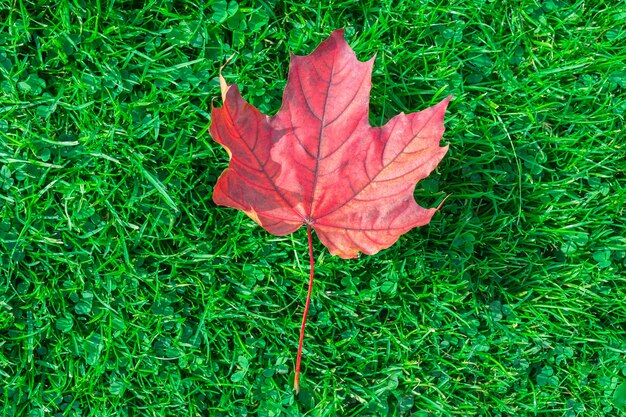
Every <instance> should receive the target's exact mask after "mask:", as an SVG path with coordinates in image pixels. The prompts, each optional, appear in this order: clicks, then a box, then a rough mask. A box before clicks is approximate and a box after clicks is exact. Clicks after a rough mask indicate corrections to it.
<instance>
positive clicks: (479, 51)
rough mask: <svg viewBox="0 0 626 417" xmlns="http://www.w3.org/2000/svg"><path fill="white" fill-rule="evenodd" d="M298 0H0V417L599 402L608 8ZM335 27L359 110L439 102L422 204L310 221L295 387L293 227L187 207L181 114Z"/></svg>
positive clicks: (612, 371)
mask: <svg viewBox="0 0 626 417" xmlns="http://www.w3.org/2000/svg"><path fill="white" fill-rule="evenodd" d="M141 3H145V4H144V5H141ZM307 3H311V4H304V2H302V3H298V2H291V1H276V0H257V1H241V2H239V4H238V3H237V2H236V1H228V2H226V1H224V0H214V1H211V0H209V1H208V2H206V4H202V2H193V1H174V2H170V1H164V0H163V1H161V0H149V1H146V2H134V1H116V2H113V1H106V0H101V1H95V2H91V1H86V0H64V1H58V2H54V1H48V0H4V1H1V2H0V417H8V416H11V417H12V416H20V417H21V416H26V417H39V416H42V417H43V416H54V417H61V416H82V417H88V416H89V417H91V416H118V415H119V416H241V417H243V416H257V415H258V416H268V417H269V416H300V415H307V416H335V415H339V416H407V417H408V416H411V417H434V416H502V417H504V416H538V415H541V416H566V417H575V416H585V417H586V416H620V415H625V413H626V237H625V236H626V220H625V218H626V213H625V210H626V207H625V205H626V175H625V171H626V145H625V143H624V138H625V137H626V135H625V133H624V127H623V125H624V115H625V114H626V65H625V62H626V26H625V24H624V22H625V21H626V3H625V2H623V1H617V0H606V1H602V0H591V1H582V0H580V1H575V0H552V1H549V0H548V1H534V0H520V1H488V0H467V1H461V0H450V1H427V0H411V1H402V0H400V1H393V2H392V1H390V0H384V1H381V0H365V1H360V2H354V1H339V0H337V1H329V2H307ZM342 27H343V28H345V36H346V39H347V40H348V43H349V44H350V45H351V47H352V48H353V49H354V50H355V51H356V53H357V57H358V58H359V59H360V60H366V59H369V58H371V57H372V56H374V55H376V61H375V64H374V72H373V79H372V83H373V88H372V96H371V110H370V121H371V123H372V124H374V125H382V124H384V123H385V122H386V121H387V120H389V119H390V118H391V117H392V116H394V115H395V114H397V113H400V112H405V113H409V112H414V111H418V110H421V109H423V108H425V107H427V106H430V105H433V104H435V103H436V102H438V101H439V100H441V99H442V98H444V97H446V96H448V95H451V94H452V95H454V100H453V101H452V102H451V103H450V106H449V108H448V113H447V115H446V122H445V123H446V128H447V130H446V132H445V134H444V138H443V141H442V142H443V143H444V144H449V145H450V150H449V152H448V154H447V155H446V157H445V158H444V159H443V161H442V162H441V164H440V165H439V167H438V168H437V170H436V171H435V172H433V173H432V174H431V176H430V177H428V178H427V179H426V180H423V181H421V182H420V183H419V184H418V186H417V188H416V190H415V197H416V199H417V201H418V202H419V203H420V204H421V205H424V206H426V207H434V206H437V205H438V204H439V203H440V202H441V201H443V200H444V199H446V198H447V199H446V200H445V202H444V204H443V206H442V207H441V210H440V211H439V212H438V213H437V214H436V215H435V216H434V218H433V220H432V221H431V223H430V224H429V225H427V226H424V227H421V228H418V229H414V230H412V231H410V232H408V233H407V234H405V235H404V236H402V237H401V238H400V240H399V241H398V242H397V243H396V244H395V245H394V246H392V247H391V248H390V249H388V250H384V251H382V252H380V253H378V254H377V255H374V256H366V255H365V256H361V257H359V258H358V259H355V260H343V259H340V258H338V257H334V256H331V255H330V254H329V253H328V251H327V250H326V249H325V248H324V247H323V246H322V245H321V243H320V242H319V241H318V240H317V239H316V238H315V236H314V238H315V240H314V252H315V257H316V259H317V265H316V282H315V286H314V289H313V298H312V303H311V310H310V311H309V322H308V326H307V334H306V339H305V345H304V355H303V363H302V370H303V375H302V381H301V383H302V390H301V392H300V394H298V395H296V394H295V393H294V392H293V390H292V388H293V377H294V364H295V359H296V348H297V343H298V332H299V327H300V321H301V315H302V311H303V306H304V300H305V295H306V289H307V287H306V285H307V281H308V272H309V271H308V268H309V265H308V249H307V236H306V231H305V229H304V228H301V229H300V230H299V231H297V232H296V233H294V234H292V235H289V236H285V237H276V236H272V235H270V234H268V233H267V232H265V231H264V230H263V229H262V228H260V227H259V226H257V225H256V224H255V223H254V222H253V221H252V220H251V219H250V218H248V217H247V216H246V215H245V214H243V213H241V212H238V211H236V210H234V209H230V208H225V207H218V206H216V205H215V204H214V203H213V200H212V189H213V186H214V184H215V182H216V180H217V178H218V177H219V175H220V173H221V172H222V171H223V170H224V168H225V167H226V166H227V165H228V155H227V153H226V152H225V151H224V149H223V148H222V147H221V146H220V145H218V144H217V143H215V142H214V141H213V140H212V139H211V137H210V135H209V133H208V127H209V125H210V123H211V115H210V112H211V106H212V105H215V106H221V96H220V92H219V79H218V75H219V71H220V67H221V66H222V65H224V64H225V63H226V61H227V60H228V58H229V57H232V58H231V60H230V62H228V64H227V65H225V67H224V68H223V70H222V73H223V75H224V76H225V78H226V79H227V81H228V82H230V83H237V84H239V86H240V88H241V90H242V93H243V96H244V97H245V98H246V99H247V100H249V101H250V102H251V103H253V104H254V105H256V106H257V107H258V108H259V109H260V110H261V111H263V112H265V113H268V114H274V113H275V112H276V111H277V110H278V109H279V108H280V105H281V95H282V90H283V88H284V86H285V83H286V79H287V70H288V64H289V54H290V51H291V52H293V53H295V54H298V55H304V54H308V53H310V52H312V51H313V49H314V48H315V46H316V45H317V44H318V43H319V42H321V41H322V40H324V39H326V38H327V37H328V35H329V34H330V33H331V32H332V31H333V30H334V29H337V28H342Z"/></svg>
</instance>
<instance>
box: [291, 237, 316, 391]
mask: <svg viewBox="0 0 626 417" xmlns="http://www.w3.org/2000/svg"><path fill="white" fill-rule="evenodd" d="M306 234H307V237H308V240H309V261H310V265H311V270H310V274H309V290H308V291H307V294H306V303H305V304H304V312H303V313H302V325H301V326H300V341H299V342H298V356H297V358H296V375H295V377H294V379H293V389H294V390H295V391H296V394H297V393H299V392H300V361H301V360H302V343H303V342H304V327H305V326H306V316H307V314H308V312H309V305H310V304H311V291H312V290H313V276H314V275H315V260H314V259H313V236H312V234H311V226H309V225H307V227H306Z"/></svg>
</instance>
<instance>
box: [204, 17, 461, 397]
mask: <svg viewBox="0 0 626 417" xmlns="http://www.w3.org/2000/svg"><path fill="white" fill-rule="evenodd" d="M373 64H374V59H373V58H372V59H370V60H369V61H366V62H360V61H359V60H357V58H356V55H355V53H354V51H353V50H352V49H351V48H350V46H349V45H348V43H347V42H346V41H345V39H344V36H343V30H342V29H340V30H336V31H334V32H333V33H332V34H331V36H330V37H329V38H328V39H327V40H325V41H323V42H322V43H321V44H320V45H319V46H318V47H317V49H316V50H315V51H314V52H313V53H311V54H310V55H307V56H295V55H291V63H290V66H289V76H288V80H287V86H286V87H285V91H284V93H283V104H282V107H281V108H280V110H279V111H278V113H277V114H276V115H275V116H271V117H270V116H267V115H264V114H262V113H261V112H260V111H259V110H258V109H256V108H255V107H254V106H252V105H250V104H249V103H247V102H246V101H245V100H244V99H243V98H242V96H241V93H240V92H239V89H238V88H237V86H236V85H228V84H227V83H226V81H225V80H224V78H223V77H221V75H220V82H221V90H222V99H223V102H224V105H223V106H222V107H221V108H214V109H213V110H212V123H211V127H210V133H211V136H212V137H213V139H214V140H215V141H217V142H218V143H220V144H221V145H222V146H224V148H226V150H227V151H228V153H229V155H230V164H229V166H228V168H227V169H226V170H225V171H224V172H223V173H222V175H221V176H220V178H219V179H218V181H217V184H216V185H215V189H214V192H213V200H214V201H215V203H217V204H219V205H224V206H229V207H233V208H236V209H239V210H242V211H243V212H245V213H246V214H247V215H248V216H249V217H250V218H252V219H253V220H254V221H255V222H257V223H258V224H259V225H260V226H261V227H263V228H264V229H266V230H267V231H268V232H270V233H272V234H274V235H279V236H282V235H287V234H289V233H292V232H294V231H296V230H297V229H298V228H299V227H300V226H302V225H306V226H307V231H308V238H309V239H308V240H309V255H310V260H311V275H310V279H309V291H308V295H307V303H306V305H305V312H304V317H303V321H302V327H301V332H300V345H299V348H298V359H297V361H296V376H295V381H294V385H295V388H296V390H298V375H299V367H300V355H301V350H302V337H303V335H304V324H305V321H306V312H307V310H308V305H309V300H310V294H311V286H312V282H313V254H312V249H311V229H313V230H315V232H316V234H317V236H318V237H319V239H320V240H321V241H322V243H323V244H324V245H325V246H326V247H327V248H328V250H329V251H330V253H331V254H333V255H338V256H340V257H342V258H354V257H356V256H357V255H358V253H359V252H363V253H366V254H370V255H371V254H375V253H377V252H378V251H380V250H382V249H385V248H388V247H390V246H391V245H393V244H394V243H395V242H396V241H397V240H398V238H399V237H400V236H401V235H402V234H404V233H406V232H408V231H409V230H411V229H412V228H414V227H417V226H422V225H425V224H427V223H428V222H429V221H430V219H431V217H432V216H433V214H434V213H435V212H436V211H437V209H434V208H433V209H425V208H422V207H420V206H419V205H418V204H417V203H416V202H415V199H414V197H413V191H414V189H415V185H416V183H417V182H418V181H419V180H421V179H423V178H425V177H427V176H428V175H429V174H430V172H431V171H432V170H433V169H434V168H435V167H436V166H437V164H438V163H439V161H441V159H442V158H443V156H444V155H445V154H446V152H447V150H448V147H447V146H445V147H440V146H439V141H440V139H441V136H442V135H443V131H444V126H443V118H444V114H445V110H446V107H447V104H448V102H449V101H450V97H448V98H446V99H444V100H443V101H441V102H440V103H439V104H437V105H435V106H433V107H430V108H428V109H426V110H423V111H421V112H418V113H411V114H403V113H401V114H399V115H397V116H395V117H393V118H392V119H391V120H389V121H388V122H387V123H386V124H385V125H384V126H382V127H372V126H370V124H369V121H368V113H369V94H370V89H371V86H372V85H371V74H372V66H373Z"/></svg>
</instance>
